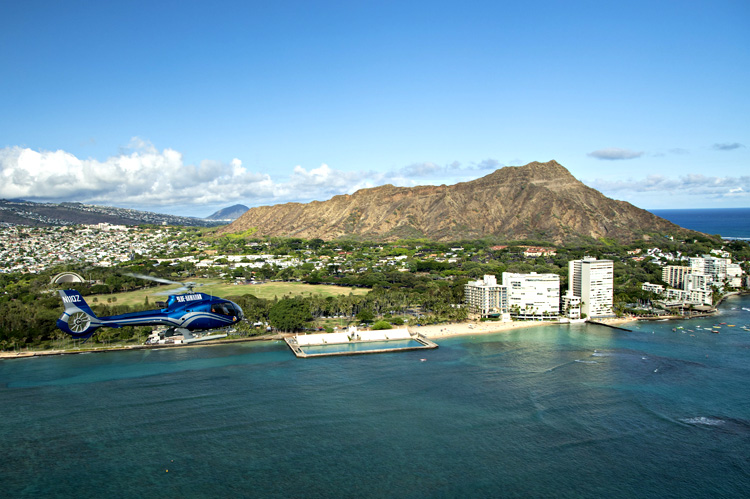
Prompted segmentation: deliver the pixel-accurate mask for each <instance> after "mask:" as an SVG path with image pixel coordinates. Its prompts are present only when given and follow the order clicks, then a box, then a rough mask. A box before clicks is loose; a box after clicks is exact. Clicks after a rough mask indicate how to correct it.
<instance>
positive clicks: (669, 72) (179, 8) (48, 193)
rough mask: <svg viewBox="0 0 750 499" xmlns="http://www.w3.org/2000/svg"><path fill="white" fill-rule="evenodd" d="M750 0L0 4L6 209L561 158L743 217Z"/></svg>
mask: <svg viewBox="0 0 750 499" xmlns="http://www.w3.org/2000/svg"><path fill="white" fill-rule="evenodd" d="M748 26H750V2H747V1H746V0H739V1H721V0H718V1H690V0H682V1H669V0H662V1H658V2H654V1H653V0H649V1H639V0H631V1H628V2H602V1H590V2H587V1H575V0H572V1H544V0H540V1H535V2H519V1H513V2H506V1H503V0H494V1H487V2H484V1H471V0H463V1H451V2H444V1H440V0H431V1H429V2H427V1H420V0H414V1H409V2H404V1H403V0H401V1H394V2H391V1H387V0H378V1H366V0H361V1H358V0H349V1H340V2H334V1H312V0H306V1H285V0H274V1H252V0H246V1H237V2H229V1H223V0H212V1H210V2H209V1H159V2H153V0H150V1H148V2H141V1H138V0H128V1H122V0H120V1H113V2H91V1H76V0H66V1H65V2H60V1H40V0H26V1H23V2H10V1H9V2H0V67H2V68H3V69H2V73H0V75H1V77H0V198H5V199H18V198H20V199H27V200H31V201H45V202H61V201H77V202H83V203H91V204H102V205H109V206H120V207H128V208H136V209H141V210H146V211H155V212H159V213H170V214H175V215H185V216H197V217H204V216H208V215H210V214H211V213H213V212H214V211H216V210H218V209H220V208H224V207H227V206H230V205H233V204H237V203H239V204H245V205H246V206H249V207H254V206H263V205H273V204H279V203H286V202H309V201H312V200H319V201H323V200H326V199H329V198H331V197H332V196H334V195H337V194H344V193H353V192H355V191H356V190H358V189H361V188H366V187H375V186H378V185H383V184H388V183H390V184H394V185H400V186H414V185H426V184H437V185H439V184H454V183H457V182H463V181H469V180H473V179H476V178H479V177H482V176H485V175H488V174H489V173H491V172H493V171H494V170H496V169H498V168H502V167H504V166H521V165H524V164H527V163H529V162H532V161H541V162H544V161H549V160H552V159H554V160H556V161H558V162H559V163H560V164H562V165H563V166H565V167H566V168H567V169H568V170H569V171H570V172H571V174H573V176H575V177H576V178H578V179H579V180H581V181H582V182H584V183H585V184H586V185H588V186H590V187H593V188H595V189H598V190H599V191H601V192H602V193H603V194H605V195H606V196H609V197H612V198H615V199H620V200H624V201H628V202H630V203H632V204H634V205H636V206H638V207H641V208H645V209H665V208H722V207H750V91H748V89H749V88H750V28H749V27H748Z"/></svg>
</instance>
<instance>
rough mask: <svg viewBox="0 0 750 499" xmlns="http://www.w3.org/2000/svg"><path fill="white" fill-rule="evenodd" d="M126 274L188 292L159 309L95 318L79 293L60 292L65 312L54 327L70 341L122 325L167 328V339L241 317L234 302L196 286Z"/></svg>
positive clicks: (239, 310)
mask: <svg viewBox="0 0 750 499" xmlns="http://www.w3.org/2000/svg"><path fill="white" fill-rule="evenodd" d="M128 275H130V276H132V277H139V278H142V279H149V280H152V281H157V282H161V283H164V284H182V285H183V286H184V287H185V288H186V289H187V293H185V294H177V295H169V298H168V299H167V302H166V303H164V304H163V305H164V307H163V308H161V309H156V310H144V311H142V312H132V313H129V314H121V315H112V316H109V317H97V316H96V314H94V312H93V311H92V310H91V308H90V307H89V306H88V304H87V303H86V301H85V300H84V299H83V296H81V294H80V293H79V292H78V291H75V290H71V289H66V290H60V291H59V293H60V297H61V298H62V301H63V304H64V305H65V311H64V312H63V314H62V316H60V318H59V319H57V327H58V328H59V329H60V330H62V331H64V332H65V333H68V334H69V335H71V336H72V337H73V338H76V339H86V340H88V339H89V338H91V336H92V335H93V334H94V332H95V331H96V330H97V329H98V328H100V327H115V328H120V327H123V326H166V327H167V334H166V335H167V336H172V335H174V334H183V335H185V336H191V333H193V332H203V331H209V330H212V329H219V328H223V327H227V326H231V325H234V324H237V323H238V322H239V321H241V320H242V319H243V317H244V314H243V313H242V308H240V306H239V305H237V304H236V303H234V302H232V301H230V300H225V299H223V298H218V297H216V296H211V295H207V294H205V293H196V292H195V291H194V288H195V287H196V286H197V284H196V283H193V282H189V283H181V282H176V281H170V280H168V279H161V278H158V277H152V276H144V275H140V274H128Z"/></svg>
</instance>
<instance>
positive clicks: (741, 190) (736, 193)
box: [585, 174, 750, 199]
mask: <svg viewBox="0 0 750 499" xmlns="http://www.w3.org/2000/svg"><path fill="white" fill-rule="evenodd" d="M585 183H586V185H588V186H589V187H593V188H594V189H597V190H599V191H601V192H602V193H604V194H605V195H614V194H616V193H647V192H651V193H661V194H665V195H690V196H697V197H702V198H706V199H721V198H730V197H733V198H736V197H750V195H749V194H750V176H742V177H707V176H705V175H701V174H688V175H684V176H681V177H679V178H669V177H665V176H663V175H649V176H647V177H646V178H643V179H639V180H632V179H629V180H602V179H595V180H593V181H586V182H585Z"/></svg>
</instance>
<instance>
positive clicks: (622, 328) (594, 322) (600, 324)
mask: <svg viewBox="0 0 750 499" xmlns="http://www.w3.org/2000/svg"><path fill="white" fill-rule="evenodd" d="M586 323H588V324H595V325H597V326H604V327H610V328H612V329H619V330H620V331H627V332H628V333H632V332H633V330H632V329H625V328H624V327H620V326H613V325H612V324H607V323H605V322H597V321H586Z"/></svg>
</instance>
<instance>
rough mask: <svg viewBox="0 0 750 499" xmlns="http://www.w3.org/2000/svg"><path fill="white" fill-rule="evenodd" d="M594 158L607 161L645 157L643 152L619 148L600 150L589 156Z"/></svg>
mask: <svg viewBox="0 0 750 499" xmlns="http://www.w3.org/2000/svg"><path fill="white" fill-rule="evenodd" d="M588 155H589V156H591V157H592V158H596V159H606V160H610V161H612V160H618V159H635V158H640V157H641V156H643V152H642V151H631V150H630V149H620V148H618V147H608V148H606V149H598V150H596V151H592V152H590V153H589V154H588Z"/></svg>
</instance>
